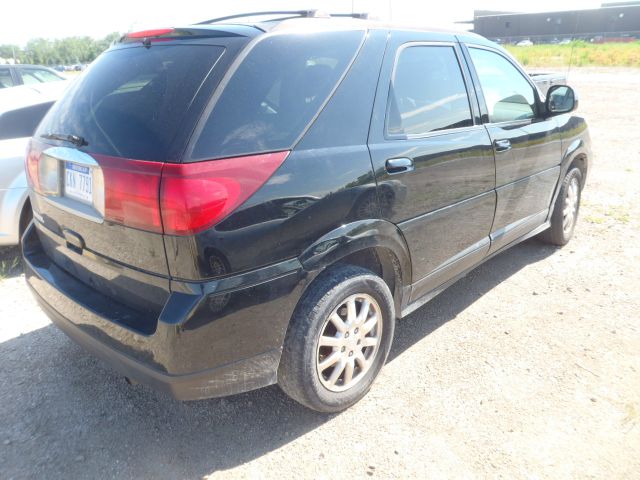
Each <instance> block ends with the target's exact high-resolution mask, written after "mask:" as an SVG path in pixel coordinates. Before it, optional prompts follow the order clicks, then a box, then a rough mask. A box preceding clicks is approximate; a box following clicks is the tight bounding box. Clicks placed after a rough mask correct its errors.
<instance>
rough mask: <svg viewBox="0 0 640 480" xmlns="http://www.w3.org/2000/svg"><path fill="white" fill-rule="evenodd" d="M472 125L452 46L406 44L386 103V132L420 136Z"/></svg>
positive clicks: (467, 98) (462, 80)
mask: <svg viewBox="0 0 640 480" xmlns="http://www.w3.org/2000/svg"><path fill="white" fill-rule="evenodd" d="M471 125H473V118H472V115H471V107H470V106H469V97H468V96H467V90H466V88H465V84H464V79H463V77H462V71H461V70H460V64H459V63H458V58H457V57H456V53H455V50H454V48H453V47H451V46H444V45H443V46H435V45H434V46H431V45H421V46H413V47H407V48H405V49H404V50H402V52H401V53H400V57H399V58H398V60H397V64H396V67H395V72H394V75H393V79H392V81H391V88H390V89H389V103H388V106H387V133H388V134H391V135H421V134H424V133H428V132H433V131H437V130H445V129H448V128H459V127H467V126H471Z"/></svg>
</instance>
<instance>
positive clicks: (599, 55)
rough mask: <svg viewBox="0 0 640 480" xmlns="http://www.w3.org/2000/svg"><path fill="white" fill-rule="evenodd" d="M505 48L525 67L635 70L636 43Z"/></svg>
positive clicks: (638, 59)
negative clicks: (629, 68) (624, 68)
mask: <svg viewBox="0 0 640 480" xmlns="http://www.w3.org/2000/svg"><path fill="white" fill-rule="evenodd" d="M506 49H507V50H509V51H510V52H511V54H512V55H514V56H515V57H516V58H517V59H518V61H519V62H520V63H521V64H522V65H524V66H525V67H545V68H554V67H556V68H557V67H568V66H569V64H571V66H572V67H638V68H640V41H636V42H630V43H588V42H583V41H575V42H571V43H570V44H568V45H532V46H530V47H518V46H516V45H506Z"/></svg>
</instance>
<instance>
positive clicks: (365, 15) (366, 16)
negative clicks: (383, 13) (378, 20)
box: [329, 12, 371, 20]
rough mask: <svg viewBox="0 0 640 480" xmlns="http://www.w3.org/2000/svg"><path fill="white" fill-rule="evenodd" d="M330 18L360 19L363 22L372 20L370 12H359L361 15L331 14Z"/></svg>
mask: <svg viewBox="0 0 640 480" xmlns="http://www.w3.org/2000/svg"><path fill="white" fill-rule="evenodd" d="M329 16H330V17H348V18H359V19H361V20H370V19H371V16H370V14H369V13H368V12H359V13H330V14H329Z"/></svg>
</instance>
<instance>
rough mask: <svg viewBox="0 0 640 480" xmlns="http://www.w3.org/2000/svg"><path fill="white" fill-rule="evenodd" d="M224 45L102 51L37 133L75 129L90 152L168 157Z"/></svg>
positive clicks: (140, 157)
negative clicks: (195, 98) (179, 129)
mask: <svg viewBox="0 0 640 480" xmlns="http://www.w3.org/2000/svg"><path fill="white" fill-rule="evenodd" d="M223 50H224V49H223V47H217V46H216V47H212V46H205V45H199V46H194V45H172V46H161V45H153V46H151V47H150V48H145V47H132V48H120V49H116V50H111V51H108V52H106V53H104V54H103V55H101V56H100V57H99V58H98V60H96V62H94V63H93V64H92V65H91V66H90V67H89V69H88V70H86V71H85V73H84V74H83V75H82V76H81V77H80V78H78V79H77V80H76V81H75V83H74V85H72V86H71V88H70V90H69V91H68V93H66V94H65V96H64V97H63V98H62V99H61V100H60V101H59V102H58V103H56V105H55V106H54V107H53V108H52V109H51V110H50V112H49V114H48V115H47V116H46V117H45V119H44V121H43V122H42V124H41V126H40V128H39V129H38V132H37V134H38V135H42V134H45V133H58V134H67V135H79V136H81V137H83V138H84V139H85V140H86V141H87V142H88V144H89V145H88V146H87V147H86V150H87V151H89V152H92V153H102V154H105V155H113V156H117V157H127V158H135V159H140V160H167V155H168V150H169V145H170V144H171V142H172V140H173V139H174V136H175V134H176V132H177V130H178V128H179V127H180V126H181V122H182V121H183V120H184V118H185V114H186V112H187V110H188V108H189V105H190V102H191V100H192V99H193V97H194V96H195V94H196V92H197V90H198V87H199V86H200V85H201V83H202V82H203V80H204V79H205V77H206V76H207V74H208V73H209V71H210V70H211V68H212V66H213V65H214V63H215V61H216V60H217V59H218V58H219V57H220V55H221V54H222V52H223Z"/></svg>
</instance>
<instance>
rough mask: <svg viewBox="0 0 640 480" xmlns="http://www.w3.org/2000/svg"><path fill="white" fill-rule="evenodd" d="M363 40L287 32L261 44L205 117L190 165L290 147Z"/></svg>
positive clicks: (353, 34) (358, 34)
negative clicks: (202, 161)
mask: <svg viewBox="0 0 640 480" xmlns="http://www.w3.org/2000/svg"><path fill="white" fill-rule="evenodd" d="M363 36H364V32H362V31H344V32H323V33H314V34H283V35H274V36H271V37H268V38H265V39H264V40H262V41H260V42H259V43H257V44H256V45H255V46H254V47H253V49H252V50H251V51H250V52H249V54H248V55H247V57H246V58H245V59H244V60H243V62H242V63H241V64H240V66H239V67H238V69H237V70H236V71H235V72H234V74H233V75H232V77H231V78H230V80H229V82H228V83H227V85H226V86H225V87H224V90H223V91H222V93H221V94H220V97H219V99H218V100H217V101H216V103H215V105H214V106H213V109H212V110H211V112H210V113H209V115H208V117H207V118H206V120H205V122H204V124H203V126H202V127H201V129H200V132H199V134H198V135H197V136H196V138H197V140H196V142H195V145H194V146H193V149H192V153H191V155H190V158H191V159H192V160H191V161H195V160H201V159H211V158H216V157H230V156H237V155H244V154H250V153H260V152H267V151H275V150H285V149H288V148H291V146H292V144H293V142H294V141H295V140H296V139H297V138H298V137H299V136H300V134H301V133H302V132H303V131H304V129H305V127H306V126H307V125H308V124H309V123H310V122H311V120H312V119H313V117H314V116H315V115H316V114H317V112H318V111H319V109H320V108H321V107H322V105H323V103H324V102H325V101H326V100H327V98H328V96H329V95H330V93H331V92H332V90H333V89H334V87H335V86H336V84H337V83H338V81H339V80H340V78H341V77H342V75H343V74H344V72H345V70H346V69H347V67H348V66H349V65H350V63H351V61H352V60H353V58H354V57H355V54H356V53H357V51H358V47H359V45H360V43H361V41H362V38H363Z"/></svg>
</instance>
